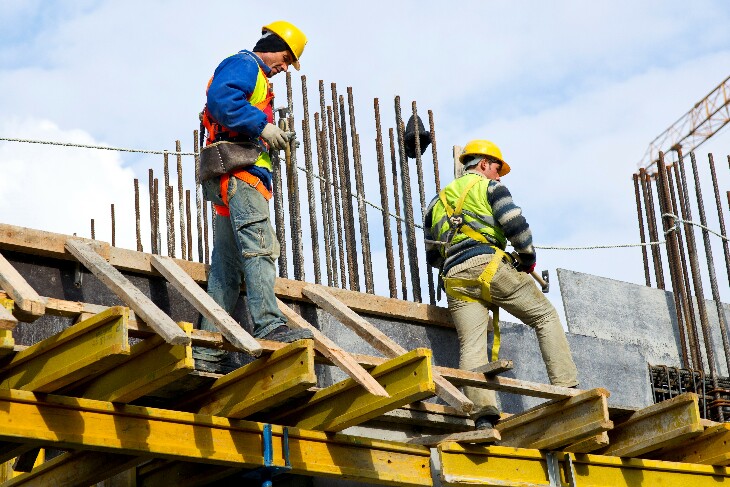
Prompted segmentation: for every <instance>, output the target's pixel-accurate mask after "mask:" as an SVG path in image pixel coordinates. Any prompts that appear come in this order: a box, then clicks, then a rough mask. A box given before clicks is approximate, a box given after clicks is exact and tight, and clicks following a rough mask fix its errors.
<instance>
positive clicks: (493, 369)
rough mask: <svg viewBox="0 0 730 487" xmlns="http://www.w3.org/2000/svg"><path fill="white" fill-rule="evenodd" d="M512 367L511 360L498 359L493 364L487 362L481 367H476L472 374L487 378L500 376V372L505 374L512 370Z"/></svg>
mask: <svg viewBox="0 0 730 487" xmlns="http://www.w3.org/2000/svg"><path fill="white" fill-rule="evenodd" d="M513 367H514V362H512V361H511V360H506V359H499V360H496V361H494V362H489V363H486V364H484V365H482V366H481V367H477V368H476V369H474V370H472V372H477V373H480V374H484V375H486V376H487V377H489V376H492V375H497V374H501V373H502V372H507V371H509V370H512V368H513Z"/></svg>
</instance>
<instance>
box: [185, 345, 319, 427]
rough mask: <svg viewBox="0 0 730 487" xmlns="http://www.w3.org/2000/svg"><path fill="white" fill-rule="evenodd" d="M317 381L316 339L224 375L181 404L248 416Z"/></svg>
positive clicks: (200, 410) (215, 413)
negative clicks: (315, 369) (202, 392)
mask: <svg viewBox="0 0 730 487" xmlns="http://www.w3.org/2000/svg"><path fill="white" fill-rule="evenodd" d="M316 384H317V376H316V374H315V372H314V349H313V344H312V341H311V340H299V341H296V342H293V343H290V344H287V345H286V346H285V347H284V348H282V349H280V350H277V351H276V352H274V353H272V354H271V355H269V356H267V357H262V358H259V359H258V360H255V361H254V362H252V363H250V364H248V365H244V366H243V367H240V368H238V369H236V370H234V371H233V372H231V373H230V374H227V375H225V376H223V377H221V378H220V379H218V380H216V381H215V382H214V383H213V385H212V386H211V387H210V389H209V390H207V391H205V393H204V394H202V395H200V396H197V397H193V398H191V399H190V400H188V401H185V402H183V403H181V404H178V407H183V408H185V409H188V410H195V411H197V412H198V413H201V414H209V415H213V416H225V417H228V418H245V417H246V416H249V415H251V414H253V413H256V412H258V411H262V410H264V409H267V408H270V407H272V406H276V405H279V404H282V403H284V402H285V401H286V400H287V399H290V398H292V397H294V396H297V395H298V394H300V393H302V392H304V391H306V390H307V389H309V388H310V387H312V386H315V385H316Z"/></svg>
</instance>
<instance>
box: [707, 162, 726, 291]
mask: <svg viewBox="0 0 730 487" xmlns="http://www.w3.org/2000/svg"><path fill="white" fill-rule="evenodd" d="M707 156H708V158H709V160H710V175H711V177H712V189H713V191H714V193H715V205H716V206H717V220H718V221H719V222H720V234H721V235H725V236H727V232H726V231H725V215H724V213H723V211H722V202H721V201H720V189H719V188H718V186H717V174H716V173H715V159H714V158H713V157H712V154H707ZM728 161H729V162H730V156H728ZM722 250H723V254H724V255H725V271H726V272H727V279H728V283H729V284H730V245H729V244H728V241H727V240H725V239H722Z"/></svg>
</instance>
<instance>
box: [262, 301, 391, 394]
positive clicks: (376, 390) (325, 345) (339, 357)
mask: <svg viewBox="0 0 730 487" xmlns="http://www.w3.org/2000/svg"><path fill="white" fill-rule="evenodd" d="M276 304H277V305H278V306H279V309H280V310H281V312H282V313H284V316H286V318H287V319H288V320H289V322H288V324H289V326H290V327H292V328H303V329H306V330H309V331H311V332H312V335H313V336H314V344H315V347H316V349H317V351H318V352H319V353H321V354H322V355H323V356H325V357H327V358H328V359H329V360H330V361H331V362H332V363H333V364H335V365H337V366H338V367H339V368H340V369H342V371H343V372H345V373H346V374H347V375H349V376H350V377H351V378H352V379H353V380H355V381H356V382H357V383H358V384H360V385H361V386H363V387H364V388H365V389H366V390H367V391H368V392H369V393H370V394H373V395H375V396H381V397H388V393H387V392H386V390H385V389H383V386H381V385H380V384H379V383H378V381H376V380H375V379H374V378H373V376H371V375H370V374H369V373H368V371H367V370H365V369H364V368H362V366H361V365H360V364H358V363H357V362H356V361H355V359H354V358H352V355H350V354H349V353H347V352H346V351H344V350H343V349H342V348H340V347H339V346H338V345H337V344H336V343H335V342H333V341H332V340H330V339H329V338H327V336H326V335H325V334H324V333H322V332H321V331H319V330H318V329H317V328H315V327H313V326H312V325H310V324H309V323H308V322H307V320H305V319H304V318H302V317H301V316H299V314H297V313H296V312H295V311H294V310H293V309H291V308H290V307H289V306H287V305H286V304H284V303H283V302H282V301H281V300H280V299H279V298H277V299H276Z"/></svg>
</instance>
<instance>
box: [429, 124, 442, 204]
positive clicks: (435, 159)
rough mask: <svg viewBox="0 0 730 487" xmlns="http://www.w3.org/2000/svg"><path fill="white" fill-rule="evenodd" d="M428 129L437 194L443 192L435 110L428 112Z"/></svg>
mask: <svg viewBox="0 0 730 487" xmlns="http://www.w3.org/2000/svg"><path fill="white" fill-rule="evenodd" d="M428 128H429V136H430V137H431V156H432V157H433V177H434V181H435V183H436V192H437V193H440V192H441V176H439V157H438V153H437V151H436V129H435V128H434V123H433V110H429V111H428Z"/></svg>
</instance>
